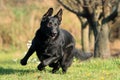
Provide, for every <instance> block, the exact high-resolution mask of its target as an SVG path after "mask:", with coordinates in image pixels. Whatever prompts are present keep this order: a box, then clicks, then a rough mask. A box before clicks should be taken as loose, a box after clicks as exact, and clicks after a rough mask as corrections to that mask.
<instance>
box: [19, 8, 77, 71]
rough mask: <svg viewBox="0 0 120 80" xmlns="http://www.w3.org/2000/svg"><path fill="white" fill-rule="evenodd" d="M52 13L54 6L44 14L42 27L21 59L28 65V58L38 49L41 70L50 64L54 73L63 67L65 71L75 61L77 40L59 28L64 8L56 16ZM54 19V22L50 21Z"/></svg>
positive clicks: (22, 62)
mask: <svg viewBox="0 0 120 80" xmlns="http://www.w3.org/2000/svg"><path fill="white" fill-rule="evenodd" d="M52 13H53V8H50V9H49V10H48V11H47V13H45V14H44V15H43V18H42V21H41V24H40V26H41V27H40V28H39V29H38V30H37V32H36V35H35V37H34V39H33V40H32V45H31V47H30V48H29V50H28V52H27V54H26V55H25V57H24V58H23V59H22V60H21V64H22V65H26V64H27V60H28V58H29V57H30V56H31V55H32V54H33V52H35V51H36V53H37V56H38V58H39V60H40V62H41V63H40V64H39V65H38V69H39V70H43V69H44V68H45V66H50V67H53V70H52V72H53V73H54V72H56V71H57V70H59V68H60V67H61V68H62V71H63V73H64V72H66V71H67V69H68V67H69V66H70V65H71V63H72V61H73V57H74V55H75V52H76V49H75V41H74V38H73V37H72V35H71V34H70V33H69V32H67V31H66V30H63V29H60V28H59V25H60V23H61V20H62V9H60V10H59V11H58V13H57V14H56V15H55V16H52ZM52 19H53V22H50V21H52ZM54 20H55V21H54ZM56 22H57V23H56Z"/></svg>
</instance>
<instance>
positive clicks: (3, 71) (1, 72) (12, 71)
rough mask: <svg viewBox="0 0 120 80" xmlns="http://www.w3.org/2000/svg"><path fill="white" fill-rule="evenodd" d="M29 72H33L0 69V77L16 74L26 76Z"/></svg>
mask: <svg viewBox="0 0 120 80" xmlns="http://www.w3.org/2000/svg"><path fill="white" fill-rule="evenodd" d="M29 72H34V70H22V69H12V68H3V67H0V75H9V74H16V73H22V74H26V73H29Z"/></svg>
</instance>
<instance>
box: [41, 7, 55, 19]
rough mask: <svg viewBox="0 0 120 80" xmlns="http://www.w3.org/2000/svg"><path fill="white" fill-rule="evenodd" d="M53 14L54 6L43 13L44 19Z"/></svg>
mask: <svg viewBox="0 0 120 80" xmlns="http://www.w3.org/2000/svg"><path fill="white" fill-rule="evenodd" d="M52 14H53V8H49V9H48V11H47V12H46V13H45V14H44V15H43V18H42V19H45V18H47V17H48V16H51V15H52Z"/></svg>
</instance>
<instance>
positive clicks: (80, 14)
mask: <svg viewBox="0 0 120 80" xmlns="http://www.w3.org/2000/svg"><path fill="white" fill-rule="evenodd" d="M57 1H58V2H59V3H60V4H61V5H62V6H63V7H64V8H66V9H67V10H69V11H70V12H72V13H74V14H76V15H78V16H82V17H85V13H84V12H83V11H82V12H80V11H75V10H74V9H72V8H70V7H68V6H67V5H65V4H64V3H63V2H62V1H61V0H57ZM69 5H71V3H69Z"/></svg>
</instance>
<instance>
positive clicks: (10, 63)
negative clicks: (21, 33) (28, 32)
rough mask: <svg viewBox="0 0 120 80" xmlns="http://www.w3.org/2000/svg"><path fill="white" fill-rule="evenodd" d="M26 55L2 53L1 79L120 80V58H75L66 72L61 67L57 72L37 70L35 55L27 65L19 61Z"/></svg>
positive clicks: (14, 52)
mask: <svg viewBox="0 0 120 80" xmlns="http://www.w3.org/2000/svg"><path fill="white" fill-rule="evenodd" d="M23 56H24V52H22V51H17V52H16V51H10V52H4V51H2V52H1V53H0V80H120V59H117V58H113V59H104V60H102V59H90V60H86V61H79V60H76V59H74V61H73V64H72V66H71V67H70V68H69V69H68V72H67V73H66V74H63V73H62V70H61V69H60V70H59V71H57V72H56V73H55V74H52V73H51V68H49V67H46V70H45V71H39V70H37V68H36V67H37V65H38V64H39V61H38V60H37V58H36V55H33V56H32V57H31V58H30V59H29V61H28V64H27V65H26V66H21V65H20V63H19V61H20V59H21V58H22V57H23Z"/></svg>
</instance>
